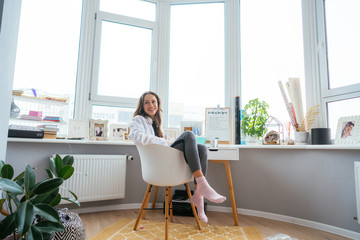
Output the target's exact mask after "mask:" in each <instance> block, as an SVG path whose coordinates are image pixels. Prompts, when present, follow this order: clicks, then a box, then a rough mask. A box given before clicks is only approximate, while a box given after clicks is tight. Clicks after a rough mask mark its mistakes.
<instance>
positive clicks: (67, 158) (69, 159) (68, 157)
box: [63, 155, 74, 166]
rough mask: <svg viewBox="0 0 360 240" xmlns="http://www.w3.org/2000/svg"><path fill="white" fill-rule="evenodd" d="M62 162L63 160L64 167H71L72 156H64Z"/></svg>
mask: <svg viewBox="0 0 360 240" xmlns="http://www.w3.org/2000/svg"><path fill="white" fill-rule="evenodd" d="M63 160H64V165H69V166H72V165H73V164H74V157H73V156H70V155H66V156H65V157H64V159H63Z"/></svg>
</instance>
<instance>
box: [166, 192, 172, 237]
mask: <svg viewBox="0 0 360 240" xmlns="http://www.w3.org/2000/svg"><path fill="white" fill-rule="evenodd" d="M170 194H171V192H170V188H169V187H166V188H165V240H167V239H168V235H169V232H168V229H169V199H170V196H169V195H170Z"/></svg>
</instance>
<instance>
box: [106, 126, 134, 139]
mask: <svg viewBox="0 0 360 240" xmlns="http://www.w3.org/2000/svg"><path fill="white" fill-rule="evenodd" d="M128 132H129V126H128V124H120V123H111V124H110V127H109V140H115V141H124V140H125V139H126V135H127V134H128Z"/></svg>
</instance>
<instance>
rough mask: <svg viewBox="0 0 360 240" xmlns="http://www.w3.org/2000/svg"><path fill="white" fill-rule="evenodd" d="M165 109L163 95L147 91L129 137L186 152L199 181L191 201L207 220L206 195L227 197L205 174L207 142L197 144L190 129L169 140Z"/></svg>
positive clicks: (217, 200)
mask: <svg viewBox="0 0 360 240" xmlns="http://www.w3.org/2000/svg"><path fill="white" fill-rule="evenodd" d="M161 111H162V110H161V101H160V98H159V96H158V95H157V94H156V93H154V92H152V91H149V92H145V93H143V94H142V95H141V97H140V99H139V102H138V105H137V108H136V110H135V113H134V118H133V120H132V121H131V122H130V134H129V138H130V139H131V140H132V141H133V142H134V143H135V144H136V145H140V146H142V145H147V144H162V145H165V146H171V147H173V148H176V149H178V150H180V151H182V152H184V156H185V160H186V163H187V164H188V165H189V167H190V170H191V172H192V174H193V176H194V178H195V181H196V190H195V194H194V195H193V196H192V198H191V199H190V201H191V202H192V203H193V204H194V205H195V206H196V208H197V210H198V216H199V219H200V220H201V221H203V222H205V223H206V222H207V221H208V219H207V216H206V215H205V212H204V197H205V198H207V199H208V200H210V201H211V202H215V203H222V202H224V201H225V200H226V197H224V196H221V195H220V194H218V193H217V192H216V191H215V190H214V189H213V188H212V187H211V186H210V185H209V184H208V182H207V180H206V178H205V176H204V175H205V174H206V170H207V150H206V146H205V145H203V144H197V143H196V138H195V135H194V134H193V133H192V132H189V131H187V132H184V133H183V134H181V135H180V136H179V137H178V138H177V139H176V140H175V141H174V142H173V143H171V142H170V141H168V140H167V139H166V136H164V134H163V131H162V128H161ZM185 149H186V150H185Z"/></svg>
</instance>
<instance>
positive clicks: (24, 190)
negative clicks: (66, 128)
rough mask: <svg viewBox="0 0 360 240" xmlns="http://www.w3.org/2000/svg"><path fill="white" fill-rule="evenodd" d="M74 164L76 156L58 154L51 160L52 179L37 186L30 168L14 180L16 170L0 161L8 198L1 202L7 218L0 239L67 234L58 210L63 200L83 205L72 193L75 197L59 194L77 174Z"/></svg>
mask: <svg viewBox="0 0 360 240" xmlns="http://www.w3.org/2000/svg"><path fill="white" fill-rule="evenodd" d="M73 162H74V158H73V157H72V156H69V155H68V156H65V157H64V158H61V157H60V156H59V155H58V154H57V155H56V157H55V158H50V160H49V164H50V169H46V172H47V174H48V178H45V179H43V180H41V181H39V182H38V183H36V182H35V171H34V169H33V168H32V167H31V166H30V165H27V166H26V168H25V171H24V172H22V173H21V174H19V175H18V176H17V177H15V178H13V176H14V169H13V167H12V166H11V165H10V164H6V163H5V162H4V161H0V189H1V190H2V191H3V192H4V193H5V194H4V195H5V198H2V199H0V209H1V214H3V215H4V216H5V218H4V219H3V220H1V221H0V239H4V238H6V237H8V236H9V235H12V236H11V238H8V239H28V240H29V239H36V240H42V239H43V240H48V239H51V238H52V236H53V233H54V232H61V231H64V226H63V224H62V223H61V221H60V218H59V214H58V212H57V210H55V208H54V207H55V206H56V205H58V204H59V203H60V201H61V199H64V200H67V201H70V202H72V203H75V204H77V205H80V204H79V202H78V201H77V196H76V195H75V194H74V193H73V192H71V191H69V192H70V193H71V194H72V196H73V197H74V198H64V197H62V196H61V195H60V193H59V188H60V187H61V185H62V183H63V182H64V180H66V179H68V178H70V177H71V176H72V174H73V173H74V167H73V166H72V165H73ZM5 204H6V205H7V210H6V209H5V207H4V206H5Z"/></svg>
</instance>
